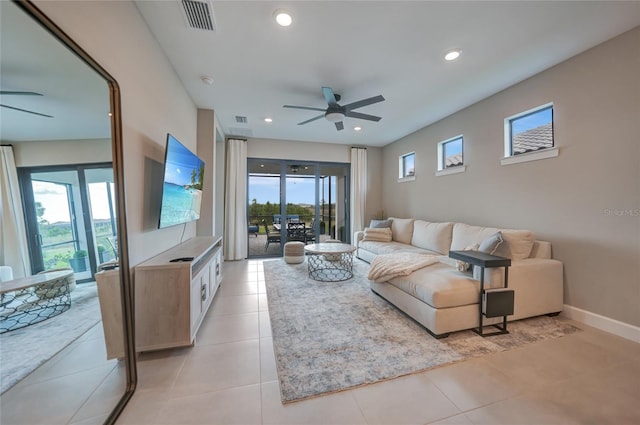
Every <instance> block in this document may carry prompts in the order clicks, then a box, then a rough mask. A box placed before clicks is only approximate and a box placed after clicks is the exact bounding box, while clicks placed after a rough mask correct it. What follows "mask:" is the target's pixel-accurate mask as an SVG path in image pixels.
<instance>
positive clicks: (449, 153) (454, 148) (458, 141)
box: [438, 135, 464, 171]
mask: <svg viewBox="0 0 640 425" xmlns="http://www.w3.org/2000/svg"><path fill="white" fill-rule="evenodd" d="M463 143H464V141H463V137H462V135H460V136H456V137H453V138H451V139H448V140H445V141H443V142H440V143H438V170H439V171H441V170H446V169H447V168H452V167H460V166H463V165H464V157H463V149H462V145H463Z"/></svg>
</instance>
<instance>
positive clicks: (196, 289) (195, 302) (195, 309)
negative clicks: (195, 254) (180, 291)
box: [190, 272, 206, 334]
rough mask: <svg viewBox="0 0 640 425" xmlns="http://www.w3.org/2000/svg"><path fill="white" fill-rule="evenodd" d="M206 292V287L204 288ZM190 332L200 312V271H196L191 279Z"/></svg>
mask: <svg viewBox="0 0 640 425" xmlns="http://www.w3.org/2000/svg"><path fill="white" fill-rule="evenodd" d="M205 292H206V289H205ZM190 293H191V295H190V298H191V320H190V323H191V333H192V334H193V330H194V329H195V328H197V326H198V320H199V319H200V313H202V272H200V273H198V275H196V277H195V278H193V280H191V291H190Z"/></svg>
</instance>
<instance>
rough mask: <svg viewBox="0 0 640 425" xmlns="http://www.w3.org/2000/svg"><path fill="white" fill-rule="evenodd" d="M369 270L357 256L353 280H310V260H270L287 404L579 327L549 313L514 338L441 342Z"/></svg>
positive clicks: (518, 328) (460, 336)
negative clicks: (381, 290)
mask: <svg viewBox="0 0 640 425" xmlns="http://www.w3.org/2000/svg"><path fill="white" fill-rule="evenodd" d="M368 270H369V265H368V264H366V263H364V262H361V261H359V260H354V276H355V277H354V278H353V279H350V280H348V281H344V282H331V283H324V282H318V281H315V280H313V279H310V278H309V277H308V273H307V263H306V262H304V263H301V264H286V263H285V262H284V261H283V260H280V259H279V260H272V261H265V262H264V273H265V282H266V289H267V298H268V303H269V315H270V318H271V328H272V334H273V345H274V351H275V356H276V364H277V369H278V378H279V380H280V391H281V396H282V402H283V403H288V402H292V401H296V400H301V399H305V398H310V397H314V396H317V395H320V394H325V393H330V392H335V391H341V390H344V389H348V388H353V387H357V386H360V385H366V384H371V383H374V382H378V381H382V380H386V379H391V378H396V377H399V376H403V375H408V374H411V373H416V372H420V371H424V370H427V369H430V368H433V367H436V366H442V365H445V364H448V363H453V362H457V361H460V360H464V359H468V358H472V357H477V356H481V355H484V354H488V353H494V352H499V351H504V350H508V349H512V348H515V347H519V346H522V345H523V344H527V343H531V342H535V341H542V340H545V339H551V338H558V337H561V336H564V335H568V334H571V333H574V332H577V331H579V329H578V328H576V327H574V326H572V325H570V324H568V323H566V322H563V321H562V320H559V319H554V318H550V317H546V316H542V317H537V318H532V319H526V320H520V321H517V322H511V323H509V332H510V333H509V334H508V335H499V336H492V337H490V338H482V337H480V336H478V335H476V334H475V333H473V332H471V331H463V332H455V333H452V334H451V336H449V337H448V338H446V339H441V340H437V339H435V338H433V337H432V336H431V335H429V334H428V333H427V331H426V330H425V329H424V328H423V327H422V326H421V325H419V324H418V323H416V322H415V321H413V320H412V319H410V318H409V317H407V316H406V315H405V314H403V313H402V312H400V311H399V310H397V309H396V308H395V307H393V306H392V305H391V304H389V303H388V302H387V301H385V300H384V299H382V298H381V297H379V296H377V295H376V294H374V293H373V292H372V291H371V290H370V289H369V281H368V279H367V277H366V276H367V274H368Z"/></svg>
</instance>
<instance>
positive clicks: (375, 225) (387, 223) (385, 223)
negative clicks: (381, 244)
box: [369, 220, 391, 229]
mask: <svg viewBox="0 0 640 425" xmlns="http://www.w3.org/2000/svg"><path fill="white" fill-rule="evenodd" d="M383 227H388V228H391V220H371V222H370V223H369V228H371V229H380V228H383Z"/></svg>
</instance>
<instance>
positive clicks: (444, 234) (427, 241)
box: [411, 220, 453, 254]
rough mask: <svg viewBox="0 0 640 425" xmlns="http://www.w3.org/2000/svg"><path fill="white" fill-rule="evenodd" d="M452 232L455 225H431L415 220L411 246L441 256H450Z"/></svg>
mask: <svg viewBox="0 0 640 425" xmlns="http://www.w3.org/2000/svg"><path fill="white" fill-rule="evenodd" d="M452 231H453V223H430V222H428V221H424V220H415V221H414V222H413V236H412V237H411V245H414V246H417V247H418V248H424V249H428V250H430V251H435V252H438V253H440V254H448V253H449V247H450V246H451V233H452Z"/></svg>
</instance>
